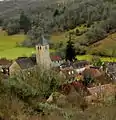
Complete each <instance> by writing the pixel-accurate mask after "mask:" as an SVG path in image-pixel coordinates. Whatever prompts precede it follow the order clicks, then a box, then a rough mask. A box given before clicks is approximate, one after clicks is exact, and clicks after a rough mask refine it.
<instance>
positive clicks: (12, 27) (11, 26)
mask: <svg viewBox="0 0 116 120" xmlns="http://www.w3.org/2000/svg"><path fill="white" fill-rule="evenodd" d="M6 32H7V33H8V35H13V34H17V33H19V32H20V25H19V23H18V22H14V23H12V22H9V23H8V25H7V30H6Z"/></svg>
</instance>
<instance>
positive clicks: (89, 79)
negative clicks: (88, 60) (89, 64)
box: [83, 72, 94, 86]
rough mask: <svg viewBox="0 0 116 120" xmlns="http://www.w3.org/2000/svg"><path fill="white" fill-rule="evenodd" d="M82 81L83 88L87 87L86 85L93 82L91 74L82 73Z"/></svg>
mask: <svg viewBox="0 0 116 120" xmlns="http://www.w3.org/2000/svg"><path fill="white" fill-rule="evenodd" d="M83 79H84V81H83V83H84V85H85V86H88V85H90V84H91V83H93V82H94V78H93V77H92V76H91V74H90V73H89V72H87V73H86V72H85V73H84V78H83Z"/></svg>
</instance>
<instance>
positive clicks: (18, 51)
mask: <svg viewBox="0 0 116 120" xmlns="http://www.w3.org/2000/svg"><path fill="white" fill-rule="evenodd" d="M25 37H26V36H25V35H23V34H18V35H12V36H7V34H6V33H5V32H3V31H0V58H7V59H15V58H17V57H20V56H30V55H31V54H32V53H33V52H35V50H34V48H25V47H18V46H17V44H19V43H21V42H22V41H23V40H24V39H25Z"/></svg>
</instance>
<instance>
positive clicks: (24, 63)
mask: <svg viewBox="0 0 116 120" xmlns="http://www.w3.org/2000/svg"><path fill="white" fill-rule="evenodd" d="M16 62H17V64H18V65H19V66H20V67H21V69H29V68H32V67H34V66H35V65H36V61H35V58H31V57H20V58H18V59H16Z"/></svg>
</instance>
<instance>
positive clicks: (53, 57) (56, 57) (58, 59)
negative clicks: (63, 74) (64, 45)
mask: <svg viewBox="0 0 116 120" xmlns="http://www.w3.org/2000/svg"><path fill="white" fill-rule="evenodd" d="M51 60H52V61H60V60H62V58H61V57H60V56H51Z"/></svg>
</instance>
